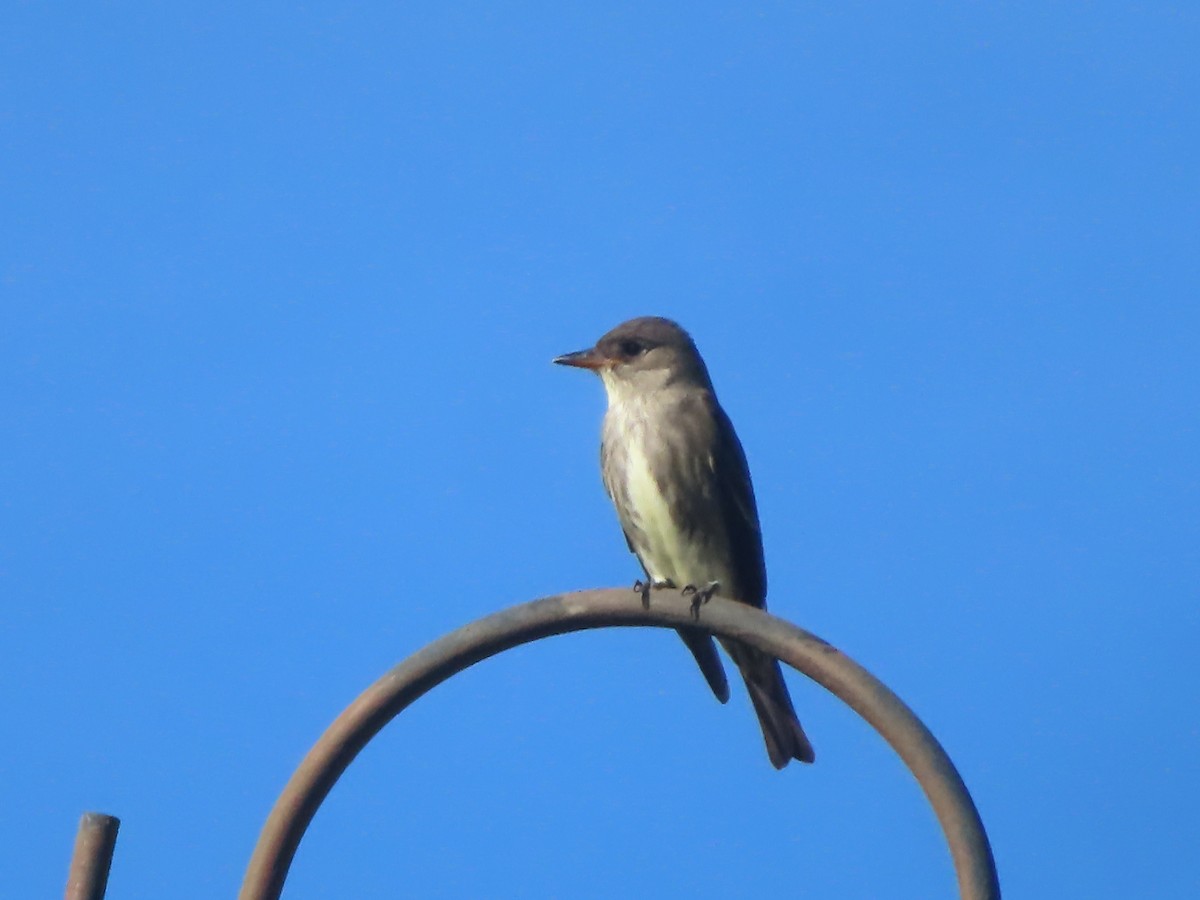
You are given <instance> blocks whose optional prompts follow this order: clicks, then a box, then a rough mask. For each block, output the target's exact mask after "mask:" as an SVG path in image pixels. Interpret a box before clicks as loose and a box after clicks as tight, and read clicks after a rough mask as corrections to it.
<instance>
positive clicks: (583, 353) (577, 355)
mask: <svg viewBox="0 0 1200 900" xmlns="http://www.w3.org/2000/svg"><path fill="white" fill-rule="evenodd" d="M554 361H555V362H556V363H558V364H559V365H560V366H574V367H575V368H577V369H591V370H592V371H593V372H594V371H596V370H597V369H600V368H602V367H603V366H604V357H603V356H601V355H600V354H599V353H597V352H596V348H595V347H592V348H591V349H589V350H576V351H575V352H574V353H565V354H563V355H562V356H556V357H554Z"/></svg>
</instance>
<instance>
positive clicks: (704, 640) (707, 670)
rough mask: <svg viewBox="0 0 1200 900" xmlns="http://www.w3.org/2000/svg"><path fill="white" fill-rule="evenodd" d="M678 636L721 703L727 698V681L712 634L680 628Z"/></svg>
mask: <svg viewBox="0 0 1200 900" xmlns="http://www.w3.org/2000/svg"><path fill="white" fill-rule="evenodd" d="M678 631H679V636H680V637H681V638H683V642H684V643H685V644H687V648H688V649H689V650H691V651H692V656H694V657H695V658H696V665H698V666H699V667H700V671H701V672H702V673H704V680H705V681H707V682H708V686H709V687H710V688H712V692H713V694H715V695H716V698H717V699H718V700H720V701H721V702H722V703H725V702H727V701H728V700H729V682H728V680H726V678H725V667H724V666H723V665H721V655H720V654H719V653H717V645H716V644H714V643H713V639H712V635H711V634H709V633H708V632H707V631H701V630H700V629H698V628H680V629H678Z"/></svg>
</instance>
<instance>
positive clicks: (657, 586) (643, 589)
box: [633, 578, 675, 609]
mask: <svg viewBox="0 0 1200 900" xmlns="http://www.w3.org/2000/svg"><path fill="white" fill-rule="evenodd" d="M673 587H675V585H673V584H672V583H671V582H669V581H650V580H649V579H647V580H646V581H642V580H641V579H640V578H639V579H638V580H637V581H635V582H634V583H633V589H634V590H635V591H637V592H638V593H639V594H641V595H642V608H643V609H649V608H650V591H651V590H655V591H661V590H662V589H663V588H673Z"/></svg>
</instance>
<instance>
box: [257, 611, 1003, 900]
mask: <svg viewBox="0 0 1200 900" xmlns="http://www.w3.org/2000/svg"><path fill="white" fill-rule="evenodd" d="M637 625H642V626H645V625H651V626H658V627H665V628H677V627H679V626H690V627H700V628H704V629H706V630H708V631H711V632H712V633H713V634H716V635H718V636H720V637H726V638H734V639H736V640H739V641H743V642H745V643H747V644H750V645H751V646H753V647H757V648H758V649H760V650H763V651H764V652H766V653H770V654H771V655H773V656H775V657H778V658H779V659H780V660H782V661H783V662H785V663H787V664H788V665H790V666H792V667H793V668H795V669H798V670H799V671H800V672H802V673H804V674H805V675H807V676H808V677H810V678H812V679H813V680H815V681H817V682H818V683H819V684H821V685H823V686H824V687H825V688H827V689H828V690H829V691H831V692H832V693H833V694H835V695H836V696H837V697H838V698H839V699H841V700H842V701H843V702H845V703H847V704H848V705H849V706H850V707H851V708H852V709H854V710H855V711H856V712H857V713H858V714H859V715H861V716H862V717H863V718H864V719H865V720H866V721H867V722H868V723H869V724H870V725H871V726H872V727H874V728H875V730H876V731H878V732H879V733H880V735H882V736H883V738H884V739H885V740H886V741H887V742H888V743H889V744H890V745H891V746H892V749H894V750H895V751H896V752H897V754H899V756H900V758H901V759H902V760H904V763H905V764H906V765H907V766H908V768H909V770H910V771H911V772H912V774H913V775H914V777H915V778H916V779H917V782H918V784H920V786H921V789H922V790H923V791H924V792H925V796H926V798H927V799H928V800H929V802H930V804H931V805H932V806H933V810H934V813H935V814H936V815H937V818H938V821H939V822H940V823H941V826H942V831H943V834H944V835H945V837H946V842H947V844H948V845H949V848H950V855H951V858H952V860H953V862H954V868H955V871H956V873H957V876H958V887H959V894H960V896H961V897H962V898H964V900H998V898H999V897H1000V884H999V880H998V878H997V875H996V867H995V862H994V860H993V858H992V851H991V846H990V845H989V843H988V839H987V834H986V832H985V831H984V828H983V822H982V821H981V820H980V818H979V813H978V811H977V810H976V809H975V804H974V802H973V801H972V800H971V795H970V794H969V793H968V792H967V788H966V785H964V784H963V781H962V779H961V778H960V777H959V774H958V771H957V770H956V769H955V768H954V764H953V763H952V762H951V761H950V757H949V756H947V755H946V752H945V750H943V749H942V747H941V745H940V744H939V743H938V742H937V739H936V738H934V736H933V735H932V734H931V733H930V731H929V729H927V728H926V727H925V726H924V725H923V724H922V723H921V721H920V720H919V719H918V718H917V717H916V716H915V715H914V714H913V712H912V711H911V710H910V709H909V708H908V707H907V706H905V705H904V703H903V702H901V700H900V699H899V698H898V697H897V696H896V695H895V694H893V693H892V692H891V691H890V690H888V688H887V687H886V686H885V685H884V684H883V683H882V682H880V681H879V680H878V679H876V678H875V677H874V676H873V675H871V674H870V673H869V672H868V671H867V670H866V669H864V668H862V667H861V666H860V665H858V664H857V663H855V662H854V661H853V660H852V659H850V658H849V657H847V656H845V655H844V654H842V653H841V652H840V651H838V650H837V649H836V648H834V647H832V646H830V645H829V644H827V643H825V642H824V641H822V640H821V639H820V638H818V637H815V636H814V635H812V634H809V633H808V632H806V631H803V630H802V629H800V628H797V627H796V626H794V625H792V624H791V623H789V622H786V621H784V620H783V619H777V618H775V617H774V616H771V615H769V614H767V613H765V612H763V611H762V610H758V609H754V608H753V607H750V606H747V605H746V604H744V603H736V602H733V601H729V600H725V599H722V598H720V597H714V598H712V599H711V600H709V601H708V602H707V603H705V604H704V605H703V606H702V607H701V608H700V610H699V618H698V619H697V618H694V617H693V611H692V602H691V599H690V598H688V597H685V596H683V595H682V594H681V593H680V592H678V591H673V590H663V591H655V592H654V594H653V595H652V598H651V602H650V607H649V608H648V609H647V608H644V607H643V605H642V602H641V598H640V594H638V593H637V592H634V591H631V590H629V589H624V590H620V589H607V590H593V591H579V592H577V593H572V594H561V595H559V596H555V597H547V598H545V599H542V600H535V601H533V602H532V603H525V604H521V605H520V606H514V607H511V608H509V609H506V610H502V611H501V612H498V613H494V614H492V615H490V616H487V617H485V618H483V619H479V620H477V621H475V622H472V623H471V624H469V625H466V626H464V627H462V628H460V629H458V630H457V631H453V632H451V633H450V634H448V635H446V636H445V637H443V638H441V639H440V640H437V641H434V642H433V643H432V644H429V645H428V646H427V647H425V648H423V649H422V650H419V651H417V652H416V653H414V654H413V655H412V656H410V657H409V658H408V659H406V660H405V661H404V662H402V663H400V664H399V665H398V666H396V667H395V668H394V669H392V670H391V671H390V672H388V673H387V674H386V675H384V676H383V677H382V678H381V679H379V681H377V682H375V684H373V685H372V686H371V687H369V688H367V690H366V691H365V692H363V694H362V695H360V696H359V697H358V699H357V700H355V701H354V702H353V703H352V704H350V706H349V707H348V708H347V709H346V710H345V711H344V712H343V713H342V714H341V715H340V716H338V718H337V719H336V720H334V722H333V724H332V725H330V726H329V728H328V730H327V731H326V732H325V734H323V735H322V736H321V738H320V739H319V740H318V741H317V743H316V744H315V745H314V746H313V748H312V750H310V751H309V753H308V755H307V756H306V757H305V758H304V760H303V761H302V762H301V764H300V767H299V768H298V769H297V770H296V772H295V773H294V774H293V775H292V777H291V780H290V781H288V784H287V786H286V787H285V788H284V790H283V793H282V794H281V795H280V797H279V799H278V800H277V801H276V803H275V808H274V809H272V810H271V814H270V816H269V817H268V818H267V822H266V825H265V826H264V827H263V830H262V833H261V835H260V836H259V839H258V844H257V846H256V847H255V848H254V854H253V856H251V859H250V864H249V866H248V867H247V870H246V877H245V880H244V881H243V882H242V889H241V893H240V894H239V897H240V900H274V898H277V897H279V895H280V893H281V892H282V890H283V882H284V879H285V878H286V877H287V872H288V868H289V867H290V866H291V862H292V858H293V857H294V856H295V853H296V849H297V847H298V846H299V845H300V840H301V838H303V836H304V832H305V830H306V829H307V828H308V825H309V823H310V822H311V821H312V818H313V816H314V815H315V814H316V811H317V808H318V807H319V806H320V805H321V802H322V801H323V800H324V799H325V797H326V796H327V795H328V794H329V791H330V790H331V789H332V788H333V785H334V783H335V782H336V781H337V780H338V778H339V777H340V776H341V774H342V772H344V771H345V770H346V767H347V766H349V765H350V763H351V762H352V761H353V760H354V757H355V756H357V755H358V753H359V751H361V750H362V749H363V747H364V746H366V744H367V742H368V741H370V740H371V738H372V737H374V736H375V735H376V734H377V733H378V732H379V731H380V729H382V728H383V726H384V725H386V724H387V723H388V722H390V721H391V720H392V719H393V718H394V717H395V716H396V715H398V714H399V713H400V712H401V711H403V710H404V709H405V708H406V707H407V706H408V705H409V704H411V703H412V702H413V701H414V700H416V699H417V698H418V697H420V696H422V695H423V694H425V693H426V692H427V691H429V690H430V689H431V688H434V687H436V686H437V685H438V684H440V683H441V682H443V681H445V680H446V679H448V678H450V677H451V676H453V675H455V674H456V673H458V672H460V671H462V670H463V669H466V668H467V667H469V666H471V665H474V664H475V663H477V662H479V661H480V660H482V659H486V658H488V657H489V656H494V655H495V654H497V653H500V652H503V651H504V650H508V649H510V648H512V647H516V646H518V645H520V644H525V643H529V642H530V641H535V640H538V639H540V638H544V637H549V636H551V635H555V634H564V633H566V632H571V631H583V630H585V629H590V628H605V627H612V626H637ZM748 764H749V763H748Z"/></svg>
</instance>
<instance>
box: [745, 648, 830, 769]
mask: <svg viewBox="0 0 1200 900" xmlns="http://www.w3.org/2000/svg"><path fill="white" fill-rule="evenodd" d="M722 644H724V646H725V649H726V650H727V651H729V655H730V656H732V657H733V661H734V662H736V663H737V666H738V669H740V670H741V673H742V678H743V679H744V680H745V682H746V690H747V691H749V692H750V702H751V703H753V704H754V712H755V713H757V714H758V723H759V725H760V726H762V733H763V739H764V740H765V741H766V742H767V755H768V756H769V757H771V765H773V766H774V767H775V768H777V769H782V768H783V767H784V766H786V765H787V764H788V763H789V762H790V761H791V760H793V759H798V760H800V762H806V763H810V762H812V761H813V760H814V759H816V756H815V754H814V753H813V748H812V744H811V743H809V740H808V735H806V734H805V733H804V729H803V728H801V727H800V720H799V719H798V718H796V710H795V707H793V706H792V697H791V695H790V694H789V693H788V689H787V684H786V683H785V682H784V680H783V672H782V671H781V670H780V668H779V661H778V660H776V659H773V658H772V657H770V656H767V655H766V654H765V653H761V652H759V651H758V650H755V649H754V648H752V647H747V646H746V645H745V644H738V643H734V642H732V641H730V642H725V641H722Z"/></svg>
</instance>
